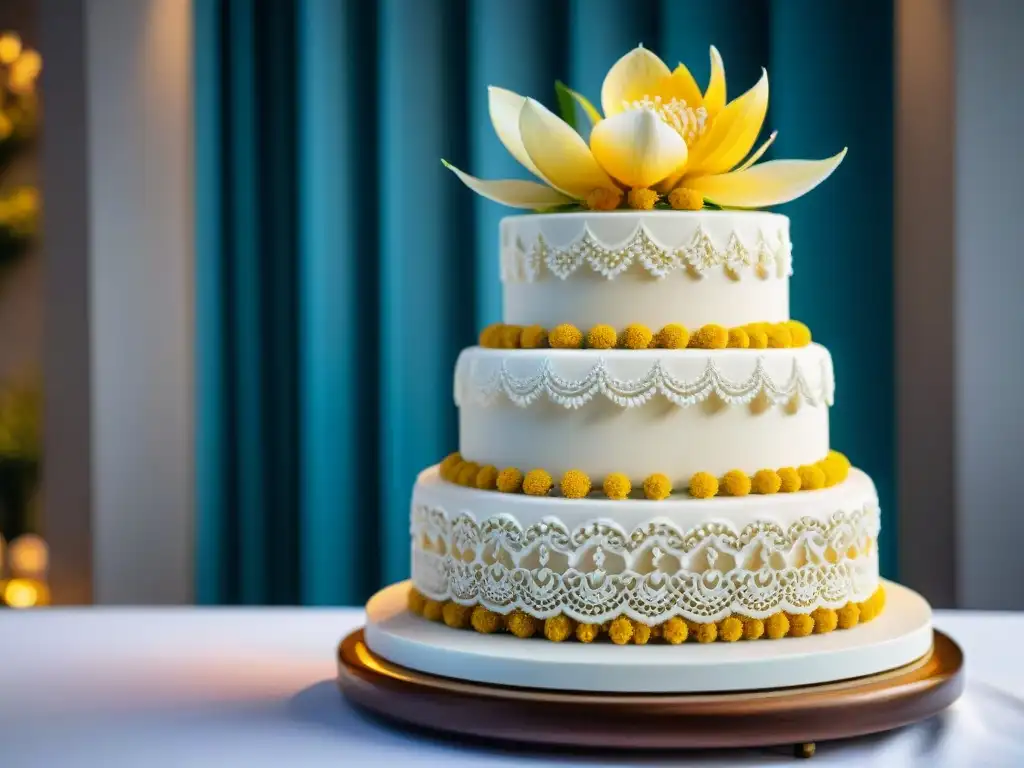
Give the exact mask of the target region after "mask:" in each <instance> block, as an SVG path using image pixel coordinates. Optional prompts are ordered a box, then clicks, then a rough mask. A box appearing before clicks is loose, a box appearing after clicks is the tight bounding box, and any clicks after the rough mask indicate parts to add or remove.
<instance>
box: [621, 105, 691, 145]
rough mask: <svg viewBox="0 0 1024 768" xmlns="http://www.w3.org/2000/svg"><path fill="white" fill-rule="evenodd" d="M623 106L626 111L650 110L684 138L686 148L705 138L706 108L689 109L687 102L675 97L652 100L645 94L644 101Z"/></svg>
mask: <svg viewBox="0 0 1024 768" xmlns="http://www.w3.org/2000/svg"><path fill="white" fill-rule="evenodd" d="M623 106H624V107H625V108H626V109H650V110H651V111H653V112H654V113H655V114H657V115H658V117H660V118H661V119H662V120H663V121H664V122H665V123H666V124H667V125H668V126H669V127H670V128H672V130H674V131H675V132H676V133H678V134H679V135H680V136H682V137H683V141H685V142H686V146H690V145H692V144H693V143H694V142H695V141H697V139H699V138H700V137H701V136H703V135H704V131H705V130H706V129H707V125H708V111H707V110H706V109H704V107H697V109H694V108H693V107H688V106H687V105H686V102H685V101H683V100H682V99H677V98H675V97H672V98H671V99H669V100H667V101H666V100H665V99H663V98H662V97H661V96H655V97H653V98H652V97H650V96H648V95H646V94H644V97H643V98H642V99H636V100H635V101H625V102H623Z"/></svg>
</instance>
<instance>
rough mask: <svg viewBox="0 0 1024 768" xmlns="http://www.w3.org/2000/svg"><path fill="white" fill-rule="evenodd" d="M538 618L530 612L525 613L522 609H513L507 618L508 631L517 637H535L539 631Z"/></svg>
mask: <svg viewBox="0 0 1024 768" xmlns="http://www.w3.org/2000/svg"><path fill="white" fill-rule="evenodd" d="M537 623H538V622H537V620H536V619H535V618H533V616H530V615H529V614H526V613H523V612H522V611H512V613H510V614H509V615H508V616H507V617H506V618H505V626H506V627H508V631H509V632H511V633H512V634H513V635H515V636H516V637H520V638H523V639H524V640H525V639H526V638H528V637H533V636H534V634H536V632H537Z"/></svg>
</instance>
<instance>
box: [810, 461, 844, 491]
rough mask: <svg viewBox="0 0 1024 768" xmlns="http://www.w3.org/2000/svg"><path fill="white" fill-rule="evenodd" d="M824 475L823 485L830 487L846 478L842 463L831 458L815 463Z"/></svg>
mask: <svg viewBox="0 0 1024 768" xmlns="http://www.w3.org/2000/svg"><path fill="white" fill-rule="evenodd" d="M815 466H816V467H817V468H818V469H820V470H821V472H822V474H824V475H825V487H826V488H831V487H832V486H833V485H838V484H839V483H841V482H843V480H845V479H846V471H845V470H844V469H843V467H842V465H840V464H838V463H837V462H836V461H834V460H832V459H831V458H827V459H822V460H821V461H819V462H818V463H817V464H816V465H815Z"/></svg>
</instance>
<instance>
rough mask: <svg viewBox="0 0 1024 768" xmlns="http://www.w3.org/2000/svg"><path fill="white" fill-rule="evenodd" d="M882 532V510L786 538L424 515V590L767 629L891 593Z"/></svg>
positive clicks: (755, 527) (583, 611) (420, 575)
mask: <svg viewBox="0 0 1024 768" xmlns="http://www.w3.org/2000/svg"><path fill="white" fill-rule="evenodd" d="M879 530H880V523H879V513H878V507H877V504H876V503H875V502H873V501H867V502H865V503H864V504H863V505H862V506H861V507H860V508H858V509H855V510H853V511H851V512H846V511H838V512H835V513H834V514H832V515H831V516H829V517H828V518H826V519H816V518H811V517H804V518H801V519H800V520H798V521H796V522H794V523H792V524H791V525H789V526H785V527H784V526H782V525H780V524H779V523H776V522H774V521H771V520H761V521H758V522H754V523H750V524H749V525H746V526H744V527H743V528H742V529H740V530H737V529H736V528H735V527H734V526H732V525H731V524H729V523H726V522H707V523H703V524H701V525H698V526H695V527H693V528H690V529H687V530H683V529H680V528H679V527H677V526H675V525H674V524H672V523H671V522H669V521H668V520H666V519H664V518H654V519H652V520H649V521H647V522H644V523H641V524H640V525H638V526H637V527H635V528H633V529H632V530H630V531H627V530H626V529H624V528H623V527H622V526H620V525H618V524H617V523H615V522H613V521H610V520H606V519H598V520H594V521H592V522H588V523H585V524H584V525H581V526H578V527H576V528H573V529H570V528H569V527H567V526H566V525H565V524H563V523H562V522H561V521H560V520H559V519H558V518H556V517H547V518H545V519H544V520H543V521H542V522H540V523H534V524H531V525H528V526H525V527H524V526H522V525H520V523H519V522H518V521H517V520H516V518H515V517H513V516H512V515H509V514H501V515H496V516H493V517H490V518H487V519H486V520H484V521H482V522H478V521H477V520H476V518H475V517H474V516H473V514H472V513H471V512H468V511H460V512H459V513H457V514H455V515H449V514H448V512H446V511H445V510H444V509H441V508H439V507H436V506H428V505H422V504H415V505H414V507H413V511H412V520H411V536H412V581H413V584H414V585H415V587H416V589H417V590H419V591H420V592H421V593H422V594H423V595H425V596H427V597H428V598H430V599H432V600H438V601H444V600H452V601H454V602H456V603H459V604H460V605H483V606H484V607H486V608H487V609H488V610H491V611H495V612H497V613H501V614H507V613H509V612H511V611H515V610H521V611H524V612H526V613H528V614H530V615H531V616H535V617H538V618H547V617H550V616H557V615H560V614H561V615H565V616H567V617H569V618H571V619H573V620H574V621H581V622H586V623H601V622H604V621H610V620H612V619H614V618H617V617H618V616H627V617H628V618H630V619H633V620H635V621H640V622H644V623H647V624H652V623H660V622H664V621H666V620H668V619H670V618H673V617H679V618H683V619H686V620H688V621H696V622H709V621H720V620H721V619H723V618H725V617H727V616H729V615H731V614H741V615H744V616H749V617H751V618H766V617H768V616H770V615H772V614H773V613H777V612H779V611H784V612H789V613H809V612H811V611H813V610H815V609H816V608H831V609H838V608H841V607H842V606H844V605H846V604H847V603H850V602H861V601H864V600H866V599H868V598H869V597H870V596H871V595H872V593H874V591H875V590H876V589H877V588H878V586H879V584H878V552H877V547H876V546H875V542H876V541H877V538H878V533H879ZM606 565H608V566H609V567H608V569H606V568H605V566H606ZM665 565H668V568H666V569H665V570H663V567H664V566H665ZM616 566H618V567H616Z"/></svg>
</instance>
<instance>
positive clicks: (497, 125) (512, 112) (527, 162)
mask: <svg viewBox="0 0 1024 768" xmlns="http://www.w3.org/2000/svg"><path fill="white" fill-rule="evenodd" d="M525 101H526V98H525V97H523V96H520V95H519V94H518V93H514V92H513V91H509V90H506V89H505V88H498V87H496V86H493V85H492V86H491V87H489V88H488V89H487V107H488V111H489V112H490V114H491V124H492V125H493V126H494V132H495V133H496V134H498V139H499V140H500V141H501V143H502V144H504V145H505V149H507V150H508V151H509V153H510V154H511V155H512V157H514V158H515V159H516V160H518V161H519V163H520V164H521V165H522V166H523V167H524V168H526V170H528V171H529V172H530V173H532V174H533V175H534V176H538V177H539V176H541V173H540V171H538V170H537V166H535V165H534V164H533V160H531V159H530V155H529V154H527V152H526V147H524V146H523V140H522V138H521V137H520V136H519V113H520V112H522V111H523V103H524V102H525ZM542 180H543V178H542Z"/></svg>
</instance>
